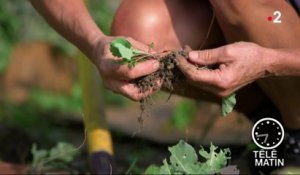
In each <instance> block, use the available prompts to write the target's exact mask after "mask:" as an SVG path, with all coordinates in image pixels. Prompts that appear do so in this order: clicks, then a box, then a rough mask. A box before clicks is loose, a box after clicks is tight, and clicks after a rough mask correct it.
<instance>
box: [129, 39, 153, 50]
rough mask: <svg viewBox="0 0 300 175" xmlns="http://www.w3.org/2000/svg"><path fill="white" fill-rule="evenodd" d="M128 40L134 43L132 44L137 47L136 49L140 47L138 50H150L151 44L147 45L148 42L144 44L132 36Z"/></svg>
mask: <svg viewBox="0 0 300 175" xmlns="http://www.w3.org/2000/svg"><path fill="white" fill-rule="evenodd" d="M127 40H128V41H129V42H130V43H131V44H132V46H133V47H134V48H135V49H138V50H141V51H144V52H148V50H149V46H148V45H146V44H143V43H141V42H138V41H136V40H134V39H132V38H127Z"/></svg>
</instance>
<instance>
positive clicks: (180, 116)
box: [171, 99, 197, 129]
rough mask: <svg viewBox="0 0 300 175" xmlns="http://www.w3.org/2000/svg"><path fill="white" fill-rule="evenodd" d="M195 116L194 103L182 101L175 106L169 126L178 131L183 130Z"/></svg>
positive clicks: (195, 108) (195, 107)
mask: <svg viewBox="0 0 300 175" xmlns="http://www.w3.org/2000/svg"><path fill="white" fill-rule="evenodd" d="M196 114H197V106H196V103H195V102H194V101H192V100H188V99H184V100H182V101H180V102H179V103H177V104H176V106H175V110H174V112H173V114H172V118H171V124H172V125H173V126H175V127H177V128H179V129H184V128H186V127H187V126H188V125H189V124H190V123H191V122H192V121H193V120H194V118H195V117H196Z"/></svg>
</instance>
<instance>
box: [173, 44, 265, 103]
mask: <svg viewBox="0 0 300 175" xmlns="http://www.w3.org/2000/svg"><path fill="white" fill-rule="evenodd" d="M265 51H266V48H263V47H260V46H259V45H256V44H254V43H249V42H238V43H234V44H229V45H226V46H223V47H219V48H216V49H210V50H203V51H191V52H189V58H188V59H184V58H180V59H179V65H178V66H179V68H180V69H181V71H182V72H183V73H184V74H185V76H186V77H187V79H188V81H189V82H190V83H191V84H193V85H196V86H198V87H199V88H202V89H204V90H206V91H209V92H212V93H214V94H216V95H218V96H221V97H226V96H228V95H230V94H231V93H233V92H234V91H236V90H238V89H240V88H241V87H243V86H245V85H247V84H249V83H251V82H253V81H255V80H256V79H258V78H262V77H264V76H265V74H267V71H266V67H267V65H268V59H269V58H268V57H267V56H266V57H265V55H266V53H265ZM202 66H208V67H214V68H213V69H207V68H205V67H202ZM201 67H202V68H201Z"/></svg>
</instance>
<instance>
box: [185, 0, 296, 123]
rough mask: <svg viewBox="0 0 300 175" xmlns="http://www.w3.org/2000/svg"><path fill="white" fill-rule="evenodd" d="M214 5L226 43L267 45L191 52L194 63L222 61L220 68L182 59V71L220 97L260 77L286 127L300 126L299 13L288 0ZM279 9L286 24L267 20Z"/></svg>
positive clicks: (242, 0) (213, 0) (215, 0)
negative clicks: (211, 68) (197, 67)
mask: <svg viewBox="0 0 300 175" xmlns="http://www.w3.org/2000/svg"><path fill="white" fill-rule="evenodd" d="M211 3H212V4H213V6H214V9H215V12H216V16H217V19H218V21H219V24H220V26H221V28H222V31H223V32H224V35H225V38H226V40H227V42H229V43H232V42H236V41H241V40H243V41H251V42H255V43H257V44H259V45H261V46H263V47H261V46H258V45H255V44H252V43H235V44H231V45H227V46H224V47H221V48H218V49H213V50H205V51H200V52H192V53H190V61H191V62H193V63H196V64H200V65H207V64H218V65H219V69H217V70H215V71H205V70H200V71H196V70H195V69H194V68H192V69H190V68H191V65H190V64H188V62H186V61H185V60H181V66H180V67H181V70H182V71H183V72H184V73H185V74H186V75H187V77H190V79H192V81H193V83H194V84H199V85H202V84H210V87H212V88H210V89H209V90H211V91H213V92H214V93H216V94H219V95H221V96H226V95H228V94H230V93H232V92H233V91H235V90H237V89H239V88H240V87H242V86H244V85H246V84H249V83H251V82H253V81H255V80H256V79H259V80H258V81H257V82H258V84H259V86H260V87H261V88H262V89H263V90H264V92H265V93H266V94H267V95H268V96H269V98H270V99H271V100H272V102H273V103H274V104H275V105H276V106H277V107H278V108H279V110H280V112H281V115H282V119H283V121H284V123H285V125H286V126H287V127H288V128H290V129H300V108H299V97H300V91H299V89H300V79H299V78H298V77H293V76H299V73H300V69H299V68H300V67H299V65H300V62H299V55H300V53H299V52H300V33H299V31H300V23H299V17H298V15H297V14H296V11H295V10H294V9H293V8H292V7H291V6H290V4H288V3H287V2H286V1H284V0H277V1H270V0H256V1H248V0H239V1H231V0H224V1H218V0H211ZM275 10H279V11H280V12H281V13H282V18H281V21H282V23H281V24H274V23H272V22H268V21H267V20H266V17H267V16H269V15H270V14H273V12H274V11H275ZM254 11H255V13H253V12H254ZM262 29H263V30H262ZM271 48H273V49H271ZM197 75H198V76H197ZM266 76H269V77H268V78H265V77H266ZM287 76H289V77H287ZM204 87H205V86H204ZM206 89H208V88H206ZM270 117H272V116H270Z"/></svg>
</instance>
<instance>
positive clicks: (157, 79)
mask: <svg viewBox="0 0 300 175" xmlns="http://www.w3.org/2000/svg"><path fill="white" fill-rule="evenodd" d="M188 50H190V49H189V48H188V47H186V48H185V50H179V51H166V52H163V53H162V55H163V56H159V57H158V58H157V59H158V60H159V63H160V67H159V69H158V70H157V71H156V72H154V73H152V74H149V75H147V76H144V77H141V78H139V79H136V80H134V83H135V84H136V86H137V87H138V88H139V89H140V92H141V93H145V92H148V91H150V90H159V89H164V90H167V91H169V92H170V96H171V95H172V93H173V91H174V89H175V88H174V85H175V84H179V83H180V82H181V84H184V83H182V81H185V76H184V75H183V73H182V72H181V71H180V70H179V68H178V67H177V65H178V61H177V59H178V57H183V58H187V55H188V54H187V53H188ZM150 105H151V96H147V97H145V98H144V99H142V100H140V108H141V115H140V117H139V118H138V121H139V123H140V127H142V124H143V114H144V111H145V110H147V108H148V107H149V106H150Z"/></svg>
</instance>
